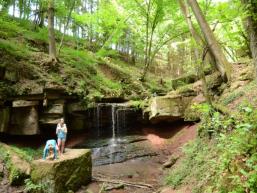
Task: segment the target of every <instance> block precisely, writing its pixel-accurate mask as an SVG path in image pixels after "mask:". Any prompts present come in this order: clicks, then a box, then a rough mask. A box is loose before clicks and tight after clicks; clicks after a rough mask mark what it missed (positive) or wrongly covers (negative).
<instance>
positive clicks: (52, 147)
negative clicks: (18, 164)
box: [43, 139, 58, 160]
mask: <svg viewBox="0 0 257 193" xmlns="http://www.w3.org/2000/svg"><path fill="white" fill-rule="evenodd" d="M57 152H58V146H57V144H56V141H55V140H54V139H50V140H47V142H46V146H45V148H44V154H43V160H46V158H47V157H51V156H52V159H54V160H55V159H57Z"/></svg>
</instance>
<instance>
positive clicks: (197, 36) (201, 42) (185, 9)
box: [179, 0, 215, 66]
mask: <svg viewBox="0 0 257 193" xmlns="http://www.w3.org/2000/svg"><path fill="white" fill-rule="evenodd" d="M179 5H180V10H181V12H182V14H183V15H184V17H185V20H186V23H187V25H188V28H189V31H190V33H191V36H192V37H193V39H194V40H195V45H196V46H195V48H194V53H195V57H196V58H198V57H200V55H201V54H200V53H201V52H203V51H202V49H204V47H205V46H206V42H205V40H204V38H203V37H202V36H201V35H200V34H199V33H198V31H197V30H196V29H195V26H194V24H193V22H192V18H191V15H190V13H189V7H188V4H187V3H185V0H179ZM198 45H199V46H198ZM207 50H208V49H207ZM205 58H206V61H207V62H208V63H210V64H212V65H213V66H215V58H214V56H213V55H212V54H211V52H209V50H208V52H207V53H206V56H205Z"/></svg>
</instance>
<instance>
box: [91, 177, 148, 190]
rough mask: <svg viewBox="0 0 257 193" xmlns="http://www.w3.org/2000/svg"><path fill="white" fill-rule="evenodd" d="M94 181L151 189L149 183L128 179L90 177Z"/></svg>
mask: <svg viewBox="0 0 257 193" xmlns="http://www.w3.org/2000/svg"><path fill="white" fill-rule="evenodd" d="M92 179H93V180H95V181H98V182H106V183H111V184H123V185H125V186H133V187H136V188H145V189H147V188H148V189H152V188H153V186H152V185H151V184H145V183H141V182H137V183H135V182H128V181H123V180H112V179H104V178H99V177H93V178H92Z"/></svg>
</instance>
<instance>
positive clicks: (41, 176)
mask: <svg viewBox="0 0 257 193" xmlns="http://www.w3.org/2000/svg"><path fill="white" fill-rule="evenodd" d="M91 176H92V162H91V152H90V150H88V149H66V152H65V154H64V155H63V156H62V157H60V158H59V159H57V160H55V161H51V160H36V161H33V163H32V172H31V179H32V181H33V182H34V183H36V184H41V185H42V186H44V187H45V192H47V193H63V192H68V191H69V190H72V191H76V190H78V189H79V188H80V187H81V186H82V185H86V184H88V183H89V182H90V180H91Z"/></svg>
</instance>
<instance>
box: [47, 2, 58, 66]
mask: <svg viewBox="0 0 257 193" xmlns="http://www.w3.org/2000/svg"><path fill="white" fill-rule="evenodd" d="M48 38H49V57H50V60H51V61H54V62H56V61H57V59H56V45H55V33H54V0H49V1H48Z"/></svg>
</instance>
